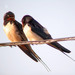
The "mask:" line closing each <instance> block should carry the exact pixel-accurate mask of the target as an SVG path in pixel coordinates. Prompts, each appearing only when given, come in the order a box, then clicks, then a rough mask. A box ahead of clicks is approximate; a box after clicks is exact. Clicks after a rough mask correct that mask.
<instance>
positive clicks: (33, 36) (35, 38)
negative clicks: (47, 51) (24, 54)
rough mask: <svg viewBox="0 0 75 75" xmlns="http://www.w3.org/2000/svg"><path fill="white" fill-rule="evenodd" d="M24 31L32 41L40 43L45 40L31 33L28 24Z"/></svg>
mask: <svg viewBox="0 0 75 75" xmlns="http://www.w3.org/2000/svg"><path fill="white" fill-rule="evenodd" d="M23 31H24V33H25V35H26V37H27V39H28V40H30V41H40V40H43V39H42V38H41V37H40V36H38V35H36V34H35V33H34V32H32V31H31V28H30V27H29V26H28V25H27V24H26V25H25V26H24V28H23Z"/></svg>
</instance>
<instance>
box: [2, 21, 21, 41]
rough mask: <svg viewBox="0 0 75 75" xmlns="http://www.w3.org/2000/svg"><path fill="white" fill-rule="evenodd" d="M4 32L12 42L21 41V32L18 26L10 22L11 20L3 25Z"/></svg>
mask: <svg viewBox="0 0 75 75" xmlns="http://www.w3.org/2000/svg"><path fill="white" fill-rule="evenodd" d="M3 29H4V32H5V33H6V36H7V37H8V39H9V40H10V41H12V42H18V41H21V37H20V35H19V32H17V28H16V26H15V25H13V23H12V24H10V22H9V23H8V24H7V25H6V26H3Z"/></svg>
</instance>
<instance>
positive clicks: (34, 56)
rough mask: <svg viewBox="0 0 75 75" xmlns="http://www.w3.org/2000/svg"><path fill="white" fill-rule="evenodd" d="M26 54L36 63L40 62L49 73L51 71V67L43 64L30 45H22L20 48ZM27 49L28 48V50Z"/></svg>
mask: <svg viewBox="0 0 75 75" xmlns="http://www.w3.org/2000/svg"><path fill="white" fill-rule="evenodd" d="M18 47H19V48H20V49H21V50H22V51H23V52H24V53H26V54H27V55H28V56H29V57H30V58H32V59H33V60H34V61H36V62H38V61H39V62H40V63H41V64H42V65H43V66H44V67H45V68H46V70H47V71H50V69H49V67H48V66H47V65H46V64H45V63H44V62H43V60H42V59H41V58H40V57H39V56H38V55H37V54H36V53H35V52H34V51H33V50H32V48H31V47H30V46H29V45H20V46H18ZM26 47H27V48H26Z"/></svg>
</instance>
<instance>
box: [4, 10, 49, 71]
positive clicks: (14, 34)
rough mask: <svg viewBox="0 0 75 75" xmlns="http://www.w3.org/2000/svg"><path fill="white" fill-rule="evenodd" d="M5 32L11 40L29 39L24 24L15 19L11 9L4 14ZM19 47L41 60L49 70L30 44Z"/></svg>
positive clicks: (35, 58)
mask: <svg viewBox="0 0 75 75" xmlns="http://www.w3.org/2000/svg"><path fill="white" fill-rule="evenodd" d="M3 29H4V32H5V33H6V36H7V37H8V39H9V40H10V41H11V42H20V41H27V38H26V36H25V34H24V32H23V29H22V24H20V23H19V22H18V21H16V20H15V15H14V13H13V12H11V11H9V12H7V13H6V14H5V15H4V24H3ZM18 47H19V48H20V49H21V50H22V51H23V52H24V53H26V54H27V55H28V56H29V57H30V58H32V59H33V60H34V61H36V62H38V61H39V62H41V63H42V64H43V66H44V67H45V68H46V69H47V70H49V68H48V66H47V65H46V64H45V63H44V62H43V61H42V59H41V58H40V57H39V56H38V55H37V54H36V53H35V52H34V51H33V49H32V48H31V46H30V45H18Z"/></svg>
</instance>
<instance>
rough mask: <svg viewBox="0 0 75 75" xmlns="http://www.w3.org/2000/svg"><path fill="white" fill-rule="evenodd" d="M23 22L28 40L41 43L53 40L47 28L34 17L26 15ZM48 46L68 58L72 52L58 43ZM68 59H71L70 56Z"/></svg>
mask: <svg viewBox="0 0 75 75" xmlns="http://www.w3.org/2000/svg"><path fill="white" fill-rule="evenodd" d="M21 21H22V27H23V31H24V33H25V35H26V37H27V38H28V40H30V41H41V40H47V39H52V36H51V35H50V34H49V32H48V30H47V29H46V28H45V27H43V26H42V25H41V24H40V23H39V22H37V21H36V20H35V19H34V18H33V17H32V16H30V15H25V16H24V17H23V18H22V20H21ZM47 45H49V46H52V47H54V48H56V49H58V50H59V51H61V52H62V53H63V54H65V55H66V56H68V55H67V54H66V53H70V52H71V51H70V50H68V49H66V48H65V47H63V46H62V45H60V44H59V43H58V42H53V43H48V44H47ZM68 57H69V58H71V57H70V56H68ZM71 59H72V58H71ZM72 60H74V59H72ZM74 61H75V60H74Z"/></svg>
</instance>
